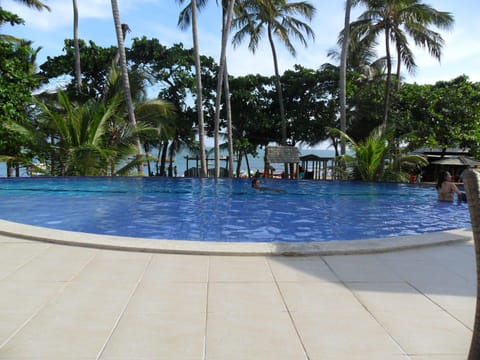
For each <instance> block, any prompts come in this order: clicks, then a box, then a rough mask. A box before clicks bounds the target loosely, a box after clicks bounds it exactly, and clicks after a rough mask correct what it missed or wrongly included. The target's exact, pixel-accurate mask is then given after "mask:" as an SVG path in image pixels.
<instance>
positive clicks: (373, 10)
mask: <svg viewBox="0 0 480 360" xmlns="http://www.w3.org/2000/svg"><path fill="white" fill-rule="evenodd" d="M360 2H361V3H363V4H364V5H365V6H366V7H367V10H366V11H365V12H364V13H363V14H361V15H360V17H359V20H358V21H356V22H354V23H352V31H356V32H358V33H359V34H360V35H361V36H364V39H365V41H366V42H372V41H374V39H375V38H376V37H377V36H378V35H379V34H381V33H383V34H384V40H385V51H386V65H387V78H386V86H385V100H384V116H383V127H384V128H386V126H387V122H388V112H389V107H390V93H391V85H392V56H391V53H392V51H391V44H394V45H395V47H396V51H397V58H398V64H397V77H398V76H399V75H400V74H399V72H400V63H402V62H403V63H404V64H405V65H406V67H407V69H408V70H409V71H413V69H414V68H415V66H416V64H415V59H414V56H413V53H412V51H411V50H410V48H409V44H408V37H411V38H412V39H413V40H414V42H415V44H416V45H417V46H421V47H425V48H427V49H428V51H429V53H430V55H432V56H433V57H435V58H436V59H438V60H440V58H441V50H442V46H443V42H444V41H443V38H442V36H441V35H440V34H439V33H437V32H435V31H433V30H431V29H430V28H429V27H430V26H431V25H434V26H436V27H438V28H440V29H448V28H450V27H451V26H452V24H453V17H452V15H451V14H450V13H448V12H441V11H438V10H435V9H434V8H432V7H430V6H429V5H425V4H422V3H421V2H420V1H419V0H382V1H378V0H360Z"/></svg>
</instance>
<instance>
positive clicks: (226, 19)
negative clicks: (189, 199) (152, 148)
mask: <svg viewBox="0 0 480 360" xmlns="http://www.w3.org/2000/svg"><path fill="white" fill-rule="evenodd" d="M234 5H235V0H229V1H228V7H227V9H225V8H223V7H222V45H221V50H220V65H219V68H218V75H217V96H216V98H215V122H214V134H213V136H214V152H215V177H216V178H218V177H219V175H220V144H219V139H218V136H219V131H220V103H221V100H222V85H223V76H224V73H225V63H226V58H227V55H226V54H227V42H228V34H229V32H230V25H231V23H232V17H233V7H234Z"/></svg>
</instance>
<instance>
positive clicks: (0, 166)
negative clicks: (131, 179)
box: [0, 149, 335, 177]
mask: <svg viewBox="0 0 480 360" xmlns="http://www.w3.org/2000/svg"><path fill="white" fill-rule="evenodd" d="M226 155H227V153H226V152H225V151H222V152H221V154H220V156H221V157H222V158H224V157H226ZM305 155H317V156H320V157H334V156H335V151H334V150H331V149H300V156H305ZM187 156H188V157H189V160H188V167H189V168H191V167H195V166H196V161H195V160H194V155H192V154H189V152H188V150H182V151H180V152H179V153H177V154H176V156H175V159H174V160H175V162H174V163H173V165H174V166H176V167H177V174H178V176H183V174H184V173H185V170H186V169H187ZM264 156H265V151H264V149H258V151H257V156H255V157H253V156H250V155H249V156H248V163H249V165H250V171H251V172H252V173H255V172H256V171H257V170H259V171H260V172H263V168H264ZM208 159H209V161H208V168H209V169H213V168H214V166H215V163H214V157H213V152H212V154H211V155H209V157H208ZM235 160H236V159H234V171H235V170H236V167H237V164H236V161H235ZM151 166H152V167H154V166H155V164H153V163H152V164H151ZM167 166H168V165H167ZM220 166H221V167H226V160H221V161H220ZM240 173H245V174H246V173H247V164H246V162H245V158H243V160H242V164H241V171H240ZM20 175H21V176H28V175H27V173H26V171H25V169H23V168H22V170H21V173H20ZM145 175H148V172H147V168H146V167H145ZM5 176H7V168H6V164H5V163H0V177H5Z"/></svg>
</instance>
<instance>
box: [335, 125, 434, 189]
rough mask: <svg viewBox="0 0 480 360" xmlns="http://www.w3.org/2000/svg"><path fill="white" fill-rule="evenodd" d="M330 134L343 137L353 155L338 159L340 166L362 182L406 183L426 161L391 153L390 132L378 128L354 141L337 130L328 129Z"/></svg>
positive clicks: (391, 133) (421, 158) (419, 157)
mask: <svg viewBox="0 0 480 360" xmlns="http://www.w3.org/2000/svg"><path fill="white" fill-rule="evenodd" d="M330 132H331V133H332V135H336V136H339V137H341V138H343V139H344V140H345V141H346V142H347V143H348V146H349V148H350V150H351V151H352V152H353V154H354V155H350V154H345V155H342V156H340V157H339V160H340V162H341V163H344V164H345V165H346V166H347V168H350V169H352V173H351V175H352V176H353V177H354V178H355V179H360V180H363V181H380V180H383V181H408V180H409V177H410V174H416V173H417V172H418V168H419V167H422V166H426V165H427V164H428V161H427V160H426V159H425V158H424V157H422V156H419V155H406V154H404V153H397V154H392V153H391V149H392V143H393V132H392V131H389V132H385V131H383V128H382V127H378V128H376V129H374V130H373V131H372V132H371V133H370V135H369V136H368V137H367V138H366V139H364V140H362V141H359V142H355V141H354V140H353V139H352V138H351V137H349V136H348V135H347V134H345V133H343V132H342V131H340V130H338V129H330Z"/></svg>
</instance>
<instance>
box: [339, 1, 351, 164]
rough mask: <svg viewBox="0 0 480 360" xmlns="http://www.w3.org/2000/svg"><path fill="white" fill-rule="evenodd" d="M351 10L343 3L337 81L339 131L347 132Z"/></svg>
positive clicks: (343, 150) (348, 3) (343, 145)
mask: <svg viewBox="0 0 480 360" xmlns="http://www.w3.org/2000/svg"><path fill="white" fill-rule="evenodd" d="M351 9H352V0H346V1H345V20H344V27H343V37H342V50H341V53H340V79H339V82H340V84H339V97H340V99H339V100H340V101H339V102H340V130H341V131H342V132H344V133H346V132H347V95H346V94H347V79H346V78H347V58H348V49H349V44H350V12H351ZM340 153H341V154H342V155H344V154H345V141H344V140H343V139H342V140H341V150H340Z"/></svg>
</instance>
